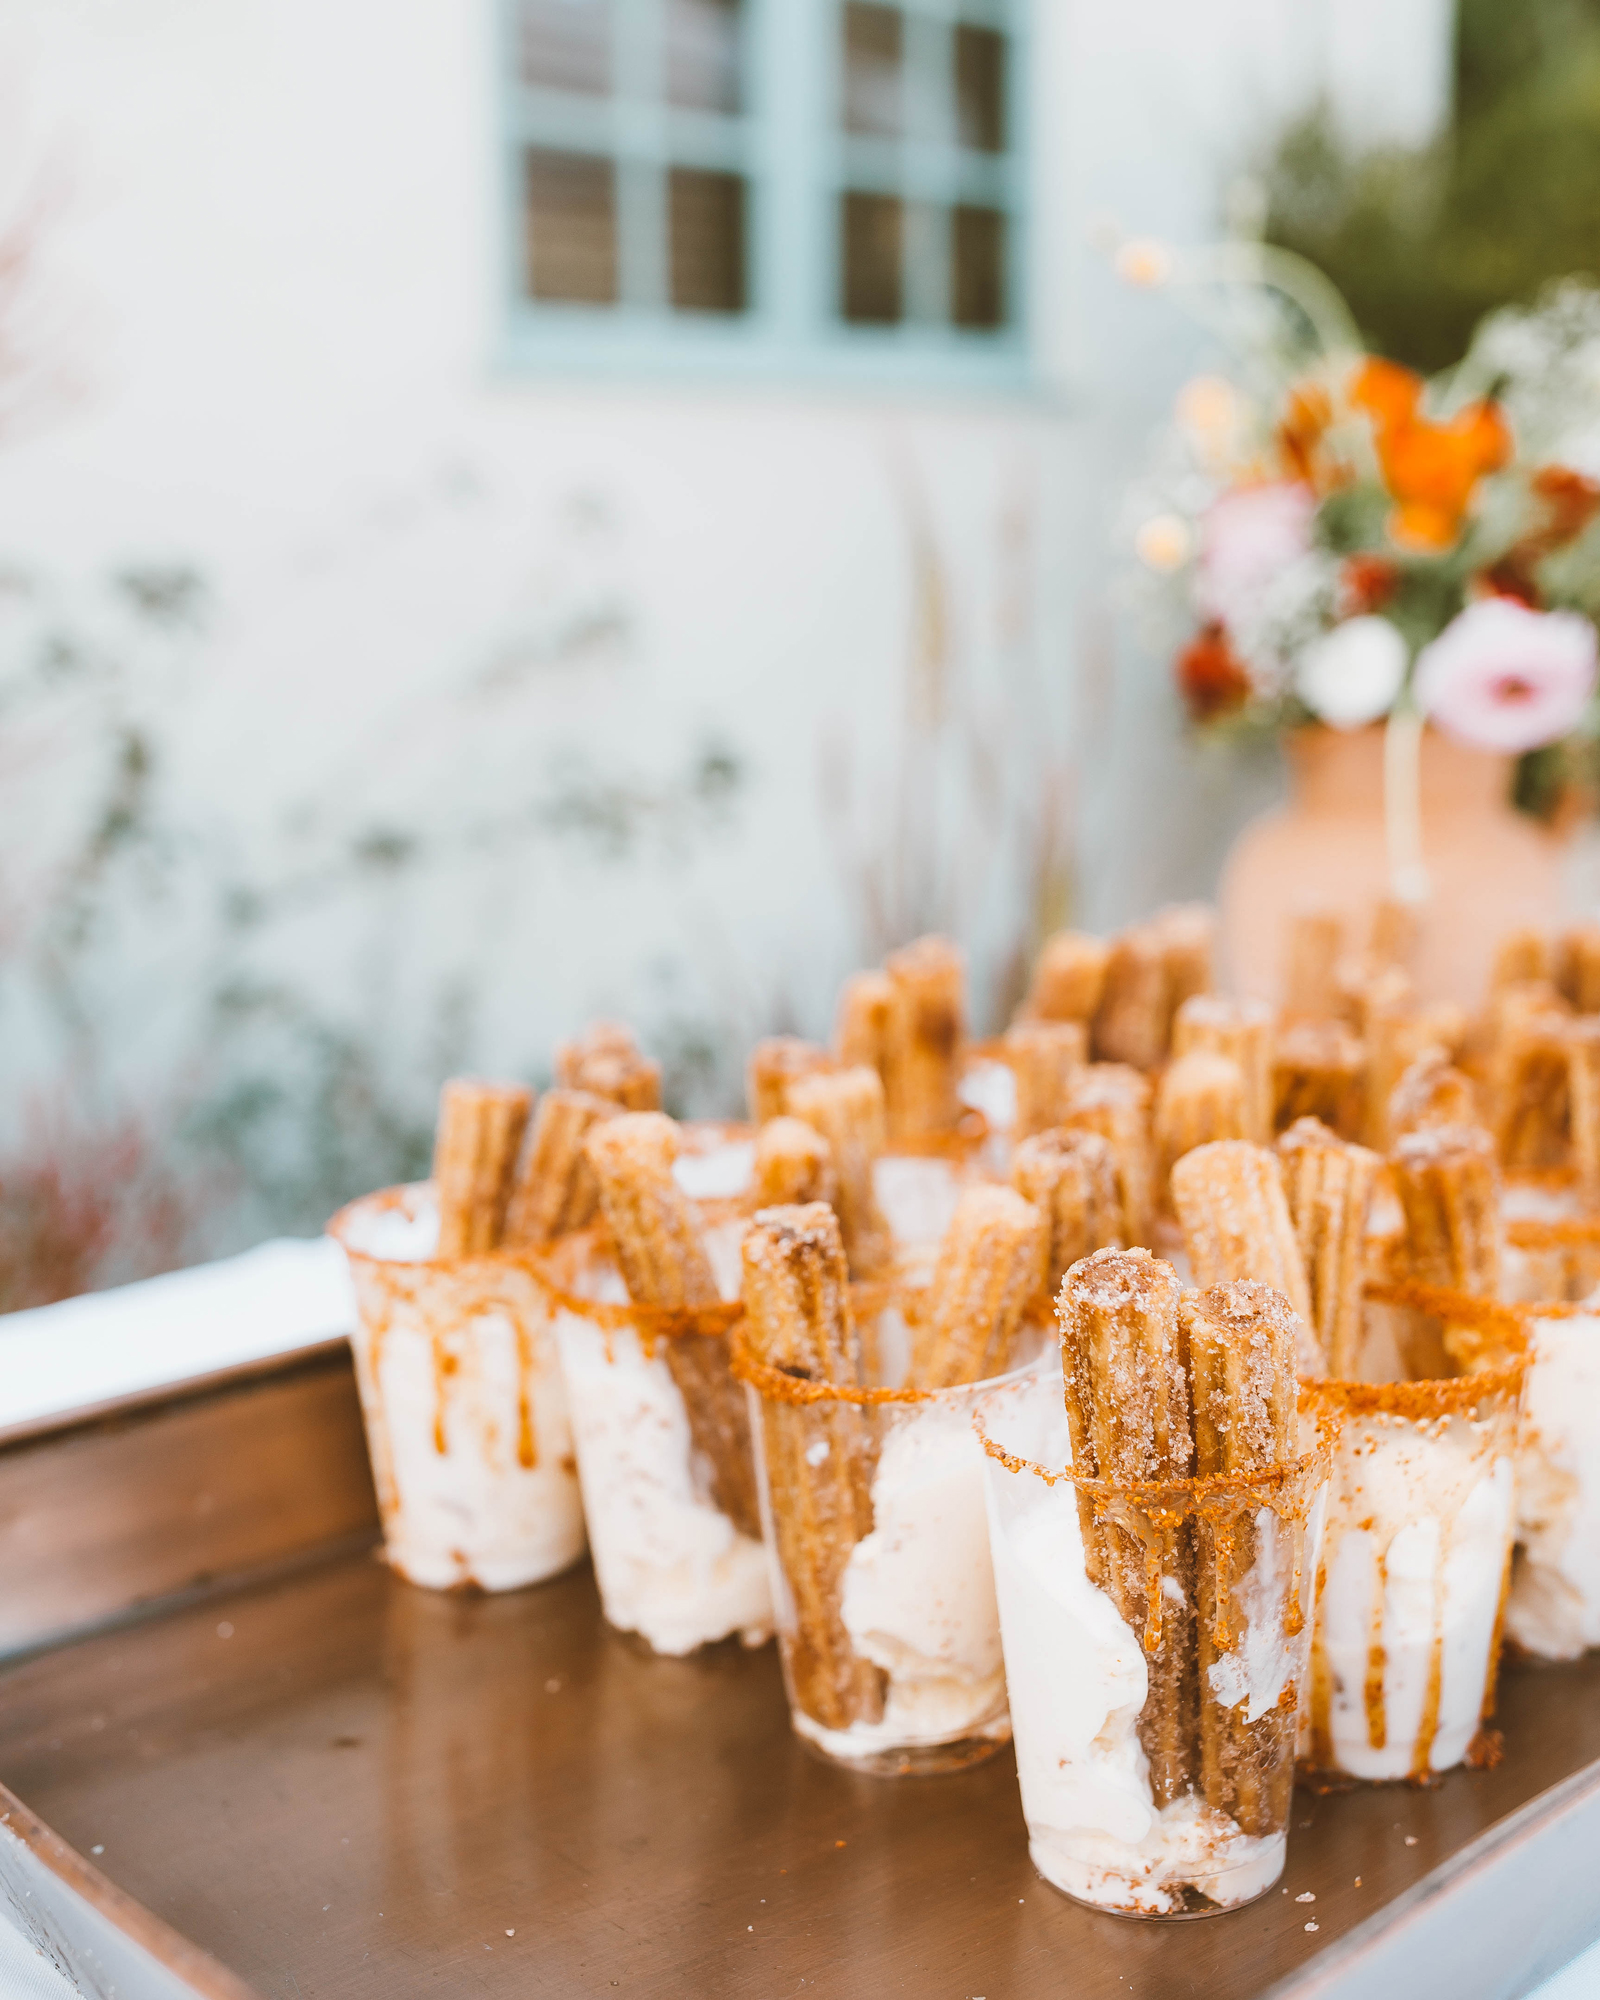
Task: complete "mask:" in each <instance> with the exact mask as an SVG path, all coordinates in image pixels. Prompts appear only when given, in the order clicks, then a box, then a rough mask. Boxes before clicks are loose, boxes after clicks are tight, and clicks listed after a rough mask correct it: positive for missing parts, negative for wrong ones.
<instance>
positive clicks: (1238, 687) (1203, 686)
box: [1174, 624, 1253, 722]
mask: <svg viewBox="0 0 1600 2000" xmlns="http://www.w3.org/2000/svg"><path fill="white" fill-rule="evenodd" d="M1174 672H1175V674H1176V676H1177V681H1178V691H1179V693H1180V694H1181V695H1182V696H1183V698H1184V701H1185V703H1186V704H1187V705H1188V709H1189V714H1190V715H1191V717H1192V718H1193V719H1194V720H1195V721H1196V722H1214V721H1215V720H1216V718H1217V717H1218V716H1219V715H1227V714H1228V713H1230V711H1232V710H1233V709H1236V708H1242V707H1243V706H1244V704H1245V703H1246V702H1247V701H1248V700H1249V699H1250V695H1251V692H1252V689H1253V683H1252V681H1251V679H1250V670H1249V668H1248V667H1246V665H1245V664H1244V662H1243V661H1242V660H1241V659H1240V658H1239V656H1238V654H1237V653H1236V652H1235V651H1234V650H1233V648H1232V646H1231V645H1229V643H1228V635H1227V633H1226V632H1225V631H1224V630H1223V628H1222V626H1221V625H1220V624H1211V625H1207V626H1205V627H1204V628H1203V630H1201V631H1200V632H1199V633H1198V634H1197V635H1196V637H1195V638H1193V639H1191V640H1190V642H1189V644H1188V645H1187V646H1185V647H1184V649H1183V651H1182V652H1181V653H1180V654H1179V655H1178V657H1177V660H1176V662H1175V664H1174Z"/></svg>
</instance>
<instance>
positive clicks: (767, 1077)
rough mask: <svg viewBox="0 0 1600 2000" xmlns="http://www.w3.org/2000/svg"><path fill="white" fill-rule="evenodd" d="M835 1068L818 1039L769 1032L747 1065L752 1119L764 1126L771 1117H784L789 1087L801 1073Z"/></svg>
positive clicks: (747, 1087)
mask: <svg viewBox="0 0 1600 2000" xmlns="http://www.w3.org/2000/svg"><path fill="white" fill-rule="evenodd" d="M834 1067H836V1065H835V1063H834V1059H833V1057H832V1056H830V1055H829V1053H828V1051H827V1050H826V1049H824V1048H819V1047H818V1045H817V1044H816V1043H815V1042H807V1041H802V1040H801V1038H800V1037H799V1036H798V1035H769V1036H768V1037H767V1039H766V1040H765V1041H761V1042H757V1043H756V1045H755V1047H754V1048H753V1049H752V1050H751V1051H750V1060H749V1062H748V1063H747V1064H746V1065H745V1095H746V1097H747V1099H748V1101H749V1106H750V1122H751V1123H752V1124H753V1125H765V1124H766V1122H767V1120H768V1119H769V1118H781V1117H782V1116H783V1115H784V1113H785V1112H786V1111H787V1110H788V1108H789V1086H790V1084H791V1083H793V1082H795V1081H797V1080H798V1079H799V1078H800V1077H802V1076H814V1075H816V1074H817V1073H818V1072H819V1071H822V1070H830V1069H833V1068H834Z"/></svg>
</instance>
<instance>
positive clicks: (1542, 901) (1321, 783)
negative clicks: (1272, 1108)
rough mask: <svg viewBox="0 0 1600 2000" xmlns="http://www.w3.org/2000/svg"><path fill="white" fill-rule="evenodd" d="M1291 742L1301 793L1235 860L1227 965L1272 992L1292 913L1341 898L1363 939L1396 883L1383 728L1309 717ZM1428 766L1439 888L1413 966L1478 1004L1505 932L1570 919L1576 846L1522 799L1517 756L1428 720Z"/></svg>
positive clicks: (1226, 871)
mask: <svg viewBox="0 0 1600 2000" xmlns="http://www.w3.org/2000/svg"><path fill="white" fill-rule="evenodd" d="M1285 750H1286V754H1287V757H1288V762H1289V777H1290V785H1289V799H1288V802H1287V803H1286V804H1285V805H1282V806H1279V807H1276V808H1274V810H1272V811H1271V812H1267V813H1263V814H1262V815H1261V816H1260V818H1258V819H1255V820H1252V821H1251V823H1250V824H1249V825H1248V826H1247V827H1246V828H1245V830H1244V831H1243V833H1241V834H1240V835H1239V838H1238V839H1237V840H1236V841H1235V842H1234V845H1233V848H1232V851H1231V852H1230V854H1229V856H1228V859H1227V862H1226V863H1225V865H1224V867H1223V872H1222V888H1221V904H1222V951H1223V971H1224V976H1225V977H1227V978H1228V980H1229V983H1230V984H1231V985H1232V986H1233V987H1234V989H1235V990H1236V991H1238V992H1241V993H1255V994H1260V995H1262V996H1263V997H1265V998H1267V999H1277V998H1278V997H1279V994H1280V989H1281V985H1282V973H1283V957H1284V947H1285V940H1286V934H1287V924H1288V920H1289V918H1290V917H1291V916H1292V915H1294V914H1295V913H1296V912H1298V911H1301V910H1307V909H1336V910H1338V911H1339V912H1341V914H1343V916H1344V918H1345V921H1346V926H1347V931H1348V936H1349V941H1350V945H1351V947H1352V948H1355V947H1359V946H1360V945H1361V944H1363V943H1364V942H1365V941H1366V937H1367V934H1368V929H1369V927H1370V925H1371V921H1372V912H1373V908H1374V906H1375V904H1376V903H1377V901H1378V899H1379V898H1380V897H1381V896H1383V895H1384V894H1386V893H1387V891H1388V887H1389V870H1388V860H1387V853H1386V849H1385V842H1384V818H1383V731H1382V729H1381V728H1376V727H1375V728H1372V729H1359V730H1351V731H1339V730H1333V729H1322V728H1313V729H1300V730H1296V731H1295V732H1294V733H1293V734H1292V735H1291V736H1289V737H1288V738H1287V739H1286V742H1285ZM1421 777H1422V844H1423V855H1424V859H1425V861H1426V864H1427V871H1428V879H1429V895H1428V898H1427V901H1426V902H1425V903H1423V904H1422V906H1421V908H1420V910H1419V919H1420V923H1419V935H1418V941H1417V949H1416V953H1415V956H1414V959H1413V960H1412V962H1411V964H1410V966H1409V967H1408V969H1409V970H1410V972H1411V974H1412V976H1413V978H1414V980H1415V981H1416V987H1417V994H1418V998H1419V999H1422V1000H1424V1001H1432V1000H1455V1001H1459V1002H1460V1003H1461V1004H1462V1005H1464V1006H1472V1005H1474V1004H1475V1003H1476V1002H1477V1001H1478V999H1479V998H1480V997H1481V995H1482V993H1483V989H1484V984H1485V981H1486V979H1487V977H1488V972H1489V966H1490V962H1491V960H1492V958H1493V955H1494V949H1495V945H1496V942H1497V941H1498V940H1499V938H1500V937H1501V936H1502V935H1503V933H1504V932H1506V931H1508V930H1510V929H1512V928H1513V927H1515V926H1519V925H1530V924H1531V925H1534V926H1536V927H1538V928H1541V929H1549V928H1552V927H1553V926H1554V925H1555V924H1556V923H1557V921H1558V920H1559V917H1560V913H1561V903H1562V894H1561V868H1562V855H1563V845H1564V844H1563V842H1562V841H1561V840H1559V839H1557V838H1556V837H1555V836H1553V835H1551V834H1549V833H1547V832H1546V831H1545V830H1544V829H1543V828H1542V827H1540V826H1539V825H1537V824H1536V823H1535V822H1534V821H1533V820H1530V819H1529V818H1528V817H1527V816H1526V815H1525V814H1523V813H1519V812H1518V811H1517V810H1516V809H1515V807H1514V806H1513V805H1512V804H1511V777H1512V759H1511V758H1509V757H1503V756H1498V755H1496V754H1494V753H1492V752H1489V751H1484V750H1469V749H1467V748H1465V747H1464V746H1463V745H1461V744H1459V743H1455V742H1452V741H1451V740H1450V739H1449V738H1448V737H1445V736H1440V735H1438V734H1437V733H1436V732H1434V731H1433V730H1428V731H1426V732H1425V733H1424V735H1423V738H1422V772H1421Z"/></svg>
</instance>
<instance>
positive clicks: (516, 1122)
mask: <svg viewBox="0 0 1600 2000" xmlns="http://www.w3.org/2000/svg"><path fill="white" fill-rule="evenodd" d="M532 1106H533V1092H532V1091H531V1090H526V1089H524V1088H523V1087H522V1085H521V1084H514V1083H487V1082H485V1081H483V1079H481V1078H479V1077H470V1076H457V1077H452V1078H451V1079H450V1081H449V1082H448V1083H447V1084H446V1085H445V1086H444V1088H443V1090H441V1091H440V1093H439V1124H438V1129H437V1131H436V1133H435V1135H434V1146H433V1178H434V1183H435V1186H436V1188H437V1191H438V1200H439V1248H438V1252H437V1254H438V1255H439V1256H440V1257H441V1258H449V1257H479V1256H482V1255H483V1254H484V1253H485V1252H486V1251H489V1250H493V1249H496V1248H497V1247H498V1245H499V1243H500V1240H501V1236H502V1233H503V1232H504V1229H505V1219H506V1204H507V1202H508V1200H509V1199H510V1195H511V1180H512V1175H513V1173H514V1172H515V1170H516V1164H517V1154H518V1152H519V1151H520V1149H521V1146H522V1135H523V1133H524V1131H525V1130H526V1129H527V1124H528V1113H529V1111H530V1110H531V1109H532Z"/></svg>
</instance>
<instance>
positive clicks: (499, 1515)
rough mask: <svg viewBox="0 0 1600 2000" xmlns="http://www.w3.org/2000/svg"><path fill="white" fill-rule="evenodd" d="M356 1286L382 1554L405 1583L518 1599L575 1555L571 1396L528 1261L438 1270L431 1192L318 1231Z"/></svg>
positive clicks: (363, 1209)
mask: <svg viewBox="0 0 1600 2000" xmlns="http://www.w3.org/2000/svg"><path fill="white" fill-rule="evenodd" d="M328 1230H329V1233H330V1234H331V1235H332V1236H333V1237H334V1238H335V1239H336V1240H337V1241H338V1242H339V1243H340V1244H341V1245H342V1246H343V1249H344V1252H345V1255H346V1257H347V1258H348V1259H349V1263H350V1273H351V1277H352V1279H353V1280H354V1283H355V1292H356V1303H357V1307H358V1311H359V1319H358V1324H357V1326H356V1328H355V1331H354V1332H353V1334H352V1335H351V1347H352V1349H353V1351H354V1355H355V1366H356V1383H357V1386H358V1388H359V1390H360V1395H361V1412H362V1416H363V1418H364V1420H365V1423H366V1432H367V1448H368V1450H369V1452H370V1454H371V1458H372V1472H373V1479H374V1483H375V1484H376V1486H377V1490H378V1507H379V1512H380V1515H381V1517H382V1521H383V1538H384V1553H385V1556H386V1557H387V1559H388V1561H389V1563H390V1565H391V1566H392V1567H393V1568H394V1569H395V1570H397V1571H398V1572H399V1573H400V1575H401V1576H403V1577H406V1578H407V1579H409V1581H411V1582H412V1583H419V1584H425V1585H427V1586H429V1587H430V1588H433V1589H438V1590H442V1589H449V1588H451V1587H453V1586H458V1585H477V1586H478V1587H479V1588H480V1589H483V1590H516V1589H518V1588H520V1587H521V1586H522V1585H524V1584H530V1583H538V1582H541V1581H542V1580H543V1579H544V1578H545V1577H549V1576H555V1575H556V1574H557V1573H558V1572H559V1571H561V1570H564V1569H567V1568H570V1566H571V1565H572V1564H573V1563H575V1562H576V1561H577V1560H578V1558H579V1557H580V1556H581V1555H582V1554H583V1550H584V1530H583V1507H582V1502H581V1500H580V1497H579V1493H578V1480H577V1473H576V1468H575V1466H574V1463H573V1456H572V1437H571V1432H570V1430H569V1427H568V1423H567V1394H566V1387H565V1384H564V1383H563V1380H562V1375H561V1367H560V1363H559V1360H558V1358H557V1355H556V1350H555V1344H554V1341H553V1340H552V1338H551V1334H550V1327H549V1313H548V1311H547V1309H546V1305H545V1298H544V1293H543V1291H542V1290H541V1288H540V1286H539V1283H538V1281H537V1279H536V1278H535V1276H534V1274H533V1271H532V1268H531V1265H530V1261H529V1259H528V1258H527V1257H525V1256H519V1255H517V1254H515V1253H509V1252H494V1253H492V1254H490V1255H487V1256H481V1257H462V1258H450V1259H445V1258H438V1257H435V1256H434V1255H433V1254H432V1253H433V1251H434V1249H435V1247H436V1245H437V1243H438V1237H439V1218H438V1210H437V1207H436V1205H435V1201H434V1193H433V1188H432V1185H431V1183H427V1182H422V1183H417V1184H415V1185H413V1186H410V1187H395V1188H386V1189H384V1190H383V1191H382V1192H380V1193H378V1194H372V1195H366V1196H364V1197H363V1198H362V1199H361V1200H360V1201H354V1202H351V1203H350V1205H349V1206H348V1207H347V1208H343V1209H341V1210H340V1211H339V1213H338V1214H337V1215H336V1216H335V1217H334V1218H333V1220H332V1221H331V1222H330V1223H329V1225H328Z"/></svg>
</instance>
